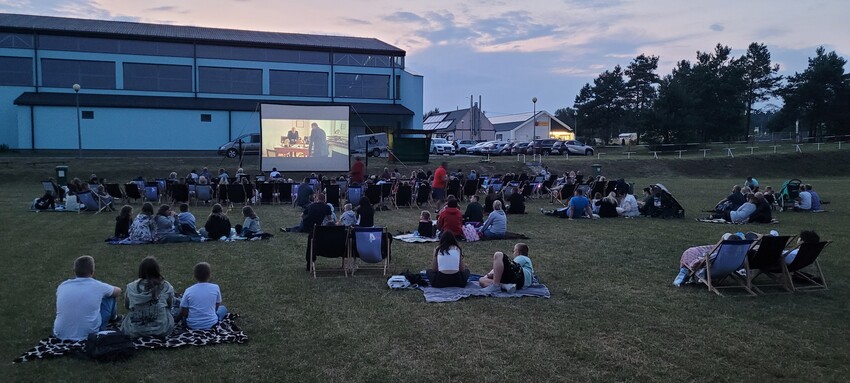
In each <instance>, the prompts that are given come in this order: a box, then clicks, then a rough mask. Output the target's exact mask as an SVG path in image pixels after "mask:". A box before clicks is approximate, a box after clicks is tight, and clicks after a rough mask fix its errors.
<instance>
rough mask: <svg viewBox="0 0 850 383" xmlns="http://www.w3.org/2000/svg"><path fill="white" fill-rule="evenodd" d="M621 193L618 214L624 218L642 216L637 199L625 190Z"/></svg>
mask: <svg viewBox="0 0 850 383" xmlns="http://www.w3.org/2000/svg"><path fill="white" fill-rule="evenodd" d="M619 193H620V206H619V207H617V214H619V215H622V216H623V217H637V216H639V215H640V211H639V210H638V204H637V199H635V196H634V195H632V194H630V193H629V192H628V191H627V190H625V189H623V190H620V191H619Z"/></svg>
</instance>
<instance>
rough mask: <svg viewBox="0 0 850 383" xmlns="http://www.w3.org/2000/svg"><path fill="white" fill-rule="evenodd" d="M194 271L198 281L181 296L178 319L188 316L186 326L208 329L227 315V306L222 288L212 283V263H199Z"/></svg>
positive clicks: (192, 328)
mask: <svg viewBox="0 0 850 383" xmlns="http://www.w3.org/2000/svg"><path fill="white" fill-rule="evenodd" d="M193 271H194V274H195V280H196V281H198V283H196V284H194V285H192V286H189V288H187V289H186V291H185V292H184V293H183V297H182V298H180V314H179V315H178V316H177V319H178V320H179V319H181V318H186V326H187V327H188V328H189V329H191V330H208V329H210V328H212V327H213V326H215V325H216V323H218V322H219V321H220V320H222V319H223V318H224V316H225V315H227V308H226V307H224V306H223V305H222V304H221V289H220V288H219V287H218V285H217V284H215V283H210V277H211V276H212V268H211V267H210V264H209V263H206V262H201V263H198V264H197V265H195V268H194V270H193Z"/></svg>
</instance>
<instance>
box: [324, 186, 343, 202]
mask: <svg viewBox="0 0 850 383" xmlns="http://www.w3.org/2000/svg"><path fill="white" fill-rule="evenodd" d="M325 201H326V202H327V203H329V204H331V205H334V206H336V207H340V205H339V185H338V184H328V186H325Z"/></svg>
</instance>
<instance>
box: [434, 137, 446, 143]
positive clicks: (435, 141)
mask: <svg viewBox="0 0 850 383" xmlns="http://www.w3.org/2000/svg"><path fill="white" fill-rule="evenodd" d="M431 141H432V142H433V143H435V144H446V143H448V141H446V140H444V139H442V138H432V139H431Z"/></svg>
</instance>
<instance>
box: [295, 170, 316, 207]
mask: <svg viewBox="0 0 850 383" xmlns="http://www.w3.org/2000/svg"><path fill="white" fill-rule="evenodd" d="M312 196H313V186H311V185H310V179H309V178H307V177H304V182H302V183H301V184H299V185H298V194H297V195H296V197H295V205H297V206H299V207H301V208H306V207H307V205H309V204H310V199H311V197H312Z"/></svg>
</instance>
